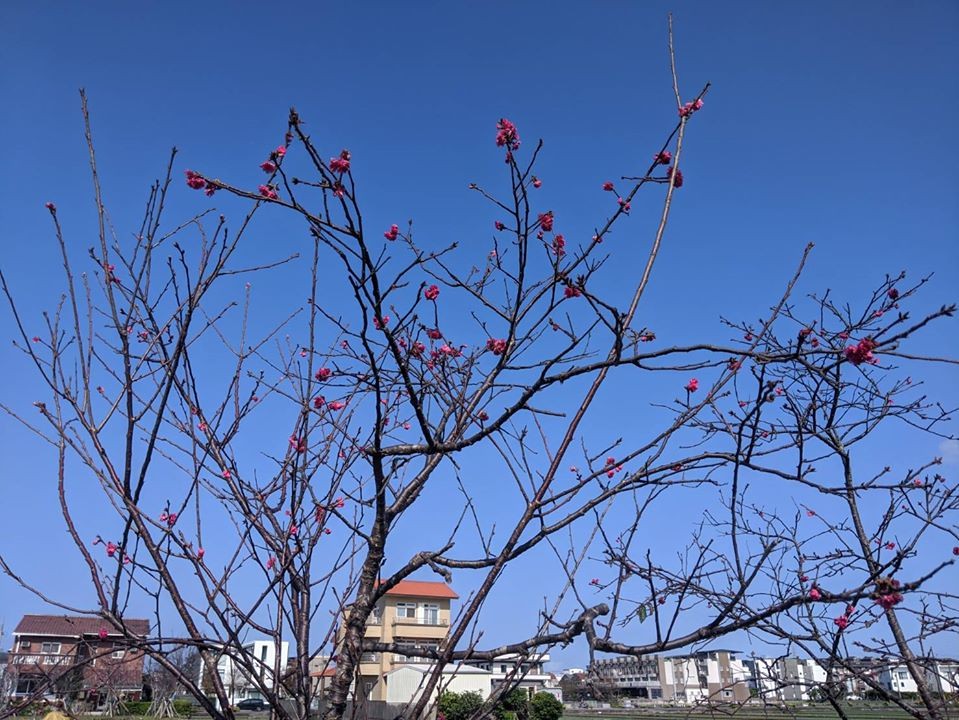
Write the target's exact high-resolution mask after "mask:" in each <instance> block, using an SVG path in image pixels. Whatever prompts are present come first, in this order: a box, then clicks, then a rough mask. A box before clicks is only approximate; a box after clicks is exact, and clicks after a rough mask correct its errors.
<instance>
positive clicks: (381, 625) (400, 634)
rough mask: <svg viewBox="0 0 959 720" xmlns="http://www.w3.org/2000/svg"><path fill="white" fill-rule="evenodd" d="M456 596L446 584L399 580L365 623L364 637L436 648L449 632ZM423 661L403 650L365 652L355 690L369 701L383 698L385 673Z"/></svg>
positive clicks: (413, 647)
mask: <svg viewBox="0 0 959 720" xmlns="http://www.w3.org/2000/svg"><path fill="white" fill-rule="evenodd" d="M458 598H459V595H457V594H456V593H455V592H453V588H451V587H450V586H449V585H447V584H446V583H442V582H435V581H429V580H402V581H400V582H399V583H397V584H396V586H394V587H392V588H390V589H389V590H387V591H386V593H385V594H384V595H383V597H382V598H380V600H379V602H377V604H376V608H375V609H374V611H373V614H372V615H371V616H370V618H369V620H368V621H367V623H366V634H365V637H366V638H368V639H370V640H375V641H379V642H384V643H396V644H397V645H400V646H405V647H408V648H410V649H411V650H413V649H416V648H436V647H438V646H439V644H440V643H441V642H442V641H443V640H444V639H445V638H446V634H447V633H448V632H449V627H450V602H451V601H452V600H456V599H458ZM423 662H425V660H424V659H423V658H416V657H413V656H407V655H404V654H403V653H364V655H363V656H362V658H361V659H360V675H361V678H362V679H361V682H362V687H359V688H357V690H356V692H357V694H362V695H365V696H366V697H367V698H368V699H370V700H386V699H387V697H388V693H387V687H386V684H387V683H386V681H385V679H384V678H385V677H386V675H387V674H388V673H390V672H392V671H393V670H394V669H397V668H399V667H400V666H403V665H409V664H411V663H423Z"/></svg>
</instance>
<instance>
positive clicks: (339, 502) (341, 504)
mask: <svg viewBox="0 0 959 720" xmlns="http://www.w3.org/2000/svg"><path fill="white" fill-rule="evenodd" d="M345 506H346V501H345V500H344V499H343V498H341V497H338V498H336V500H334V501H333V507H335V508H342V507H345Z"/></svg>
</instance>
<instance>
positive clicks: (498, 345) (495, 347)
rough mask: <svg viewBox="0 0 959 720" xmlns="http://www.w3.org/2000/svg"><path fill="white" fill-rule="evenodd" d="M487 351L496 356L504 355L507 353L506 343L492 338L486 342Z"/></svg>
mask: <svg viewBox="0 0 959 720" xmlns="http://www.w3.org/2000/svg"><path fill="white" fill-rule="evenodd" d="M486 349H487V350H489V351H490V352H491V353H493V354H494V355H502V354H503V353H504V352H506V341H505V340H497V339H494V338H490V339H489V340H487V341H486Z"/></svg>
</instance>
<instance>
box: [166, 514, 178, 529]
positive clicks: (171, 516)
mask: <svg viewBox="0 0 959 720" xmlns="http://www.w3.org/2000/svg"><path fill="white" fill-rule="evenodd" d="M176 519H177V514H176V513H170V514H169V515H167V518H166V524H167V527H173V525H174V524H175V523H176Z"/></svg>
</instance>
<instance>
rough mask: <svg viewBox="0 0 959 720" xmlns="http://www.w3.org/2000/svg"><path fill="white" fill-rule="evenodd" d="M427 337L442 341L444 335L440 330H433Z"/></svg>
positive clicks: (428, 332) (427, 332)
mask: <svg viewBox="0 0 959 720" xmlns="http://www.w3.org/2000/svg"><path fill="white" fill-rule="evenodd" d="M426 337H428V338H429V339H430V340H441V339H442V338H443V333H442V332H440V329H439V328H431V329H429V330H427V331H426Z"/></svg>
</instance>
